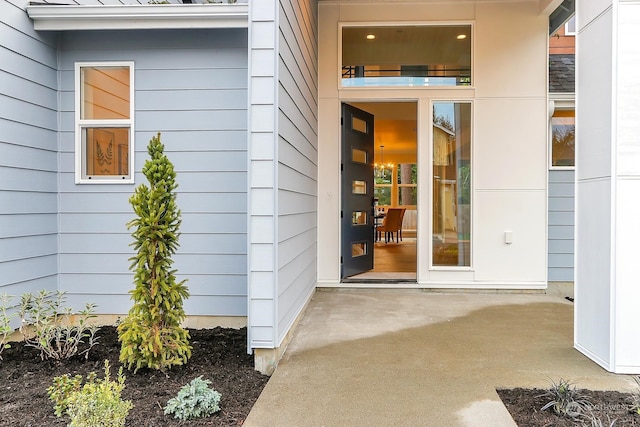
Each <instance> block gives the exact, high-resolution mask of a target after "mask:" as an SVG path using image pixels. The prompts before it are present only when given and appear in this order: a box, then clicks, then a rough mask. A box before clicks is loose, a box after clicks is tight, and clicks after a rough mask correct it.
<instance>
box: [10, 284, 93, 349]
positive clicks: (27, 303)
mask: <svg viewBox="0 0 640 427" xmlns="http://www.w3.org/2000/svg"><path fill="white" fill-rule="evenodd" d="M64 302H65V294H64V292H60V291H57V292H53V291H46V290H42V291H40V292H39V293H37V294H35V295H34V294H31V293H25V294H23V295H22V298H21V300H20V309H19V310H18V314H19V316H20V320H21V326H20V331H21V332H22V333H23V335H24V336H25V343H26V345H28V346H31V347H35V348H37V349H39V350H40V358H41V359H43V360H44V359H45V358H46V359H56V360H62V359H68V358H70V357H71V356H73V355H75V354H80V355H82V354H84V356H85V358H87V357H88V356H89V350H91V348H92V347H93V346H94V345H96V344H97V343H98V338H97V337H96V332H97V331H98V329H99V328H98V327H97V326H95V325H90V324H89V320H90V319H92V318H94V317H96V315H95V314H94V311H95V308H96V305H95V304H86V306H85V308H84V310H82V311H79V312H78V313H73V311H72V309H71V308H69V307H64ZM83 343H86V345H87V348H86V349H84V350H82V351H80V352H79V353H78V350H79V347H80V344H83Z"/></svg>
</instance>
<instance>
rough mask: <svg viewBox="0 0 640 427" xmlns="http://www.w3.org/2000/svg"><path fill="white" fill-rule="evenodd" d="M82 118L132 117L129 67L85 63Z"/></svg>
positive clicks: (81, 94) (82, 86)
mask: <svg viewBox="0 0 640 427" xmlns="http://www.w3.org/2000/svg"><path fill="white" fill-rule="evenodd" d="M80 78H81V81H80V118H81V119H88V120H93V119H129V118H130V117H129V116H130V108H129V107H130V99H129V94H130V90H129V89H130V83H129V82H130V80H129V67H82V69H81V76H80Z"/></svg>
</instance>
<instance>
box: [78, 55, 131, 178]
mask: <svg viewBox="0 0 640 427" xmlns="http://www.w3.org/2000/svg"><path fill="white" fill-rule="evenodd" d="M90 67H128V68H129V118H128V119H82V118H81V117H80V110H81V102H82V100H81V99H80V98H81V93H82V91H81V84H82V82H81V80H82V79H81V69H82V68H90ZM134 73H135V69H134V62H133V61H100V62H76V63H75V67H74V79H75V114H74V116H75V126H74V129H75V182H76V184H133V183H134V175H135V171H134V169H133V165H134V164H135V162H134V155H135V145H134V140H135V138H134V135H135V129H134V119H133V118H134V111H135V102H134V93H135V88H134V80H135V79H134ZM94 127H100V128H109V127H113V128H123V127H126V128H128V129H129V176H128V177H125V176H119V177H116V176H113V175H109V176H100V175H91V176H88V175H87V174H86V166H85V161H84V154H85V153H84V148H83V144H82V133H83V129H85V128H94Z"/></svg>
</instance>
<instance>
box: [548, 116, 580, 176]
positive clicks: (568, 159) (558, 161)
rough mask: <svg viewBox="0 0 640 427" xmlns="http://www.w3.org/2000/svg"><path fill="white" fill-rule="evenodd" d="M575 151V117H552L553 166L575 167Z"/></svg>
mask: <svg viewBox="0 0 640 427" xmlns="http://www.w3.org/2000/svg"><path fill="white" fill-rule="evenodd" d="M571 113H573V111H571ZM575 150H576V127H575V117H558V116H554V117H552V118H551V166H575V165H576V163H575Z"/></svg>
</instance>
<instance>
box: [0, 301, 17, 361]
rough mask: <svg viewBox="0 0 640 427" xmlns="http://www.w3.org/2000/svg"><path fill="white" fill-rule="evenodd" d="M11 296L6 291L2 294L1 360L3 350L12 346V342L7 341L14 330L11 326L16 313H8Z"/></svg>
mask: <svg viewBox="0 0 640 427" xmlns="http://www.w3.org/2000/svg"><path fill="white" fill-rule="evenodd" d="M10 301H11V297H10V296H9V295H7V294H6V293H3V294H2V295H0V360H2V350H4V349H6V348H11V344H9V343H8V342H7V340H8V339H9V335H11V333H12V332H13V328H12V327H11V318H12V317H13V316H14V314H8V312H7V308H8V305H9V302H10Z"/></svg>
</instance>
